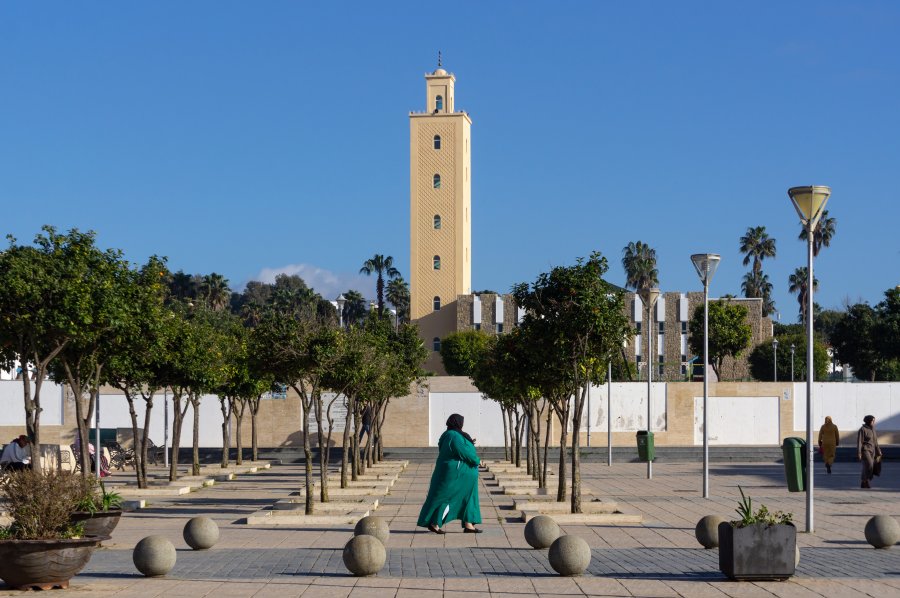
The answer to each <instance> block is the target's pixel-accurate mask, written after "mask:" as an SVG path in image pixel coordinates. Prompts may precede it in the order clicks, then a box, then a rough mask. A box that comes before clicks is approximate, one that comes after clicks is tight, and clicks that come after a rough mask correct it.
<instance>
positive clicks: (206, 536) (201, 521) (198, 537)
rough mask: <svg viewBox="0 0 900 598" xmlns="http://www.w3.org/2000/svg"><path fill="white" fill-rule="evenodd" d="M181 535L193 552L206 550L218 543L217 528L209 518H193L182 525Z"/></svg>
mask: <svg viewBox="0 0 900 598" xmlns="http://www.w3.org/2000/svg"><path fill="white" fill-rule="evenodd" d="M181 535H182V536H183V537H184V541H185V542H187V545H188V546H190V547H191V548H193V549H194V550H206V549H207V548H212V547H213V545H215V543H216V542H218V541H219V526H218V525H216V522H215V521H213V520H212V519H210V518H209V517H194V518H192V519H191V520H190V521H188V522H187V523H186V524H184V531H183V532H182V533H181Z"/></svg>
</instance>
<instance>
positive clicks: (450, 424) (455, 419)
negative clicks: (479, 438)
mask: <svg viewBox="0 0 900 598" xmlns="http://www.w3.org/2000/svg"><path fill="white" fill-rule="evenodd" d="M463 420H464V418H463V416H461V415H460V414H459V413H454V414H453V415H451V416H450V417H448V418H447V429H448V430H456V431H457V432H459V433H460V434H462V436H463V438H465V439H466V440H468V441H469V442H471V443H472V444H475V440H474V439H473V438H472V437H471V436H469V435H468V434H466V433H465V432H463V429H462V427H463Z"/></svg>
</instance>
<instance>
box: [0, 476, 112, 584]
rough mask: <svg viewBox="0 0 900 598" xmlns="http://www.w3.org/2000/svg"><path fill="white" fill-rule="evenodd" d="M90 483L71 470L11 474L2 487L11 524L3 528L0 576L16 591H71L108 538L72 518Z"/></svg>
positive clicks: (0, 534) (0, 541) (0, 547)
mask: <svg viewBox="0 0 900 598" xmlns="http://www.w3.org/2000/svg"><path fill="white" fill-rule="evenodd" d="M86 487H87V482H86V480H85V479H84V478H82V477H81V476H80V475H77V474H73V473H70V472H66V471H49V472H41V471H32V470H25V471H20V472H14V473H11V474H10V475H9V476H8V477H7V479H6V481H5V483H4V484H3V486H2V494H3V496H4V497H5V498H6V506H7V508H8V509H9V513H10V515H11V517H12V519H13V523H12V525H10V526H9V527H7V528H4V529H2V530H0V578H2V579H3V581H5V582H6V583H7V584H8V585H10V586H12V587H14V588H22V589H28V588H41V589H50V588H53V587H61V588H66V587H68V585H69V580H70V579H71V578H72V577H74V576H75V575H76V574H77V573H78V572H79V571H81V570H82V569H83V568H84V566H85V565H87V563H88V561H89V560H90V558H91V554H92V553H93V551H94V548H96V547H97V545H99V544H100V541H101V540H105V539H106V538H107V537H104V536H100V537H97V536H90V537H88V536H85V535H84V529H83V526H82V525H81V524H80V523H73V522H72V521H71V519H70V516H71V514H72V511H74V510H75V506H76V505H77V504H78V501H79V500H80V499H81V498H82V497H83V496H84V493H85V489H86Z"/></svg>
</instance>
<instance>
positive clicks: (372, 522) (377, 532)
mask: <svg viewBox="0 0 900 598" xmlns="http://www.w3.org/2000/svg"><path fill="white" fill-rule="evenodd" d="M353 535H354V536H375V537H376V538H378V541H379V542H381V543H382V544H384V545H385V546H386V545H387V543H388V538H390V537H391V529H390V528H389V527H388V524H387V522H386V521H385V520H384V519H382V518H381V517H377V516H375V515H369V516H368V517H363V518H362V519H360V520H359V521H357V522H356V527H355V528H353Z"/></svg>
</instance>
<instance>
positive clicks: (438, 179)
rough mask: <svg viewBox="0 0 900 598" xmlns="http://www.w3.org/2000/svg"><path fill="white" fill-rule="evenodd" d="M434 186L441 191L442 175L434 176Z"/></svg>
mask: <svg viewBox="0 0 900 598" xmlns="http://www.w3.org/2000/svg"><path fill="white" fill-rule="evenodd" d="M432 184H433V185H434V188H435V189H440V188H441V175H439V174H436V175H434V179H433V183H432Z"/></svg>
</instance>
